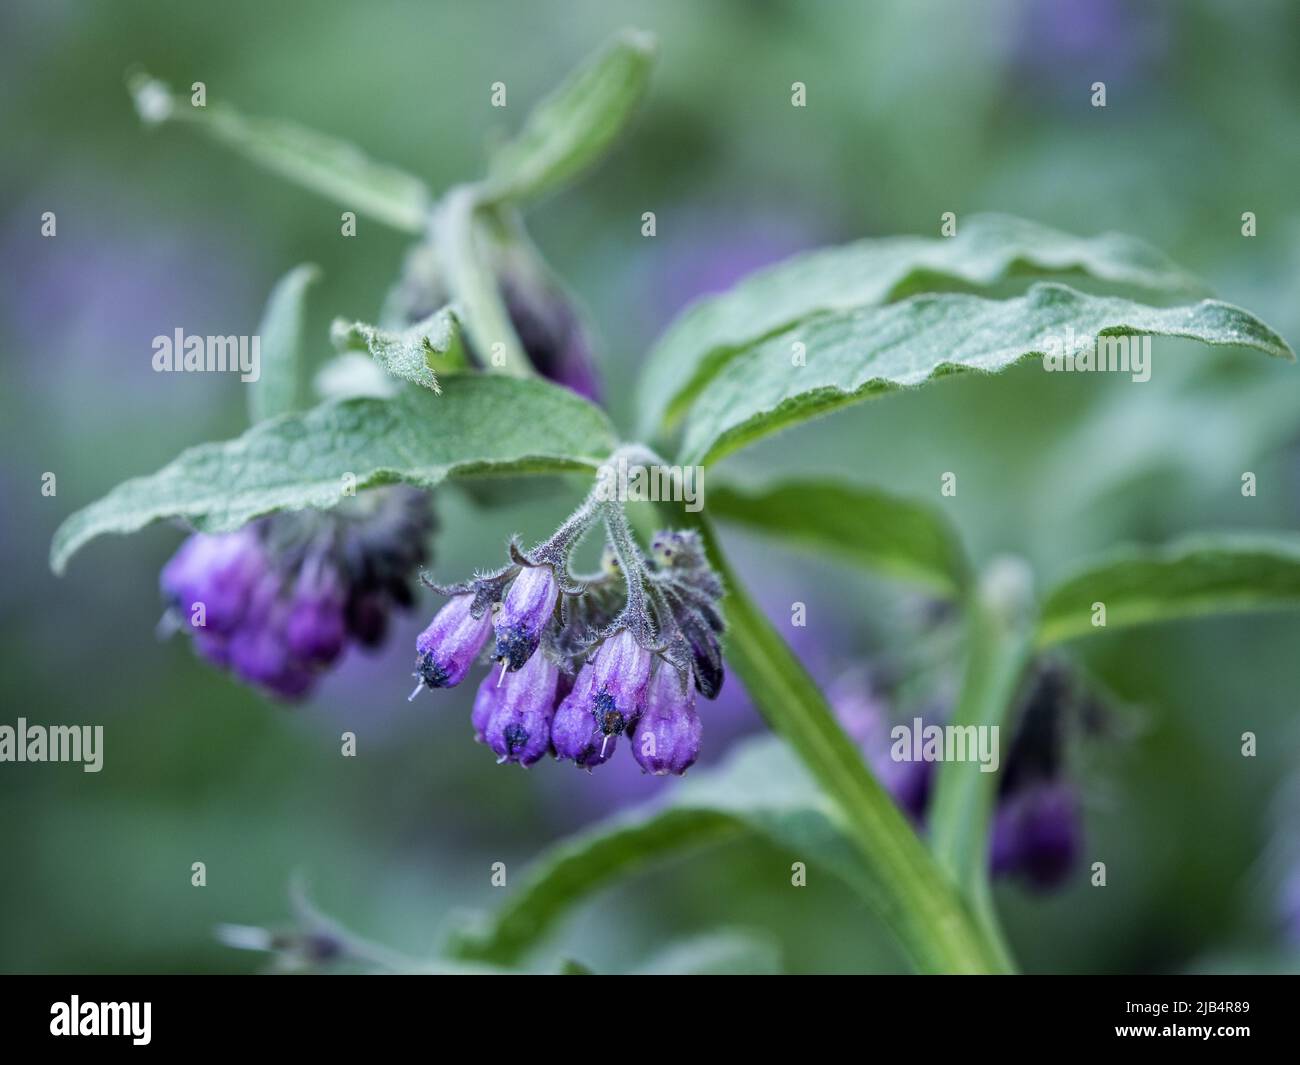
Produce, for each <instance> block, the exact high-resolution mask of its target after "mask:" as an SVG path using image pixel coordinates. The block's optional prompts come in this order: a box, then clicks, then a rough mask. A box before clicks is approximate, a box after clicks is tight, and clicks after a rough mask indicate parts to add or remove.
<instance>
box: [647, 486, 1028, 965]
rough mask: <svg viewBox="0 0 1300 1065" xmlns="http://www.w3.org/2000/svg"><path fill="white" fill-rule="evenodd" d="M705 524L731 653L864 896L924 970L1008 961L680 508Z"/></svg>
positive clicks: (713, 545) (712, 542) (715, 549)
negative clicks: (830, 814) (863, 882)
mask: <svg viewBox="0 0 1300 1065" xmlns="http://www.w3.org/2000/svg"><path fill="white" fill-rule="evenodd" d="M673 516H674V520H675V521H676V522H677V523H679V524H680V523H681V522H682V520H683V519H684V520H686V521H687V522H689V523H691V524H692V525H694V526H695V527H696V528H698V529H699V531H700V534H701V536H702V538H703V540H704V543H705V545H706V547H707V549H708V552H709V555H710V559H711V561H712V563H713V565H714V567H715V568H716V569H717V571H718V572H719V574H721V576H722V579H723V581H724V582H725V584H726V587H727V597H726V600H725V604H726V609H727V622H728V634H727V643H726V655H727V660H728V662H729V663H730V664H731V666H732V667H733V669H734V670H735V672H736V673H737V674H739V676H740V679H741V681H742V682H743V683H744V685H745V689H746V690H747V691H748V692H749V694H750V697H751V698H752V699H753V700H754V703H755V705H757V707H758V708H759V710H760V711H761V712H762V713H763V716H764V717H765V718H766V719H767V721H768V723H769V724H770V725H771V726H772V728H773V729H774V730H775V731H776V732H778V733H779V734H780V735H781V736H782V737H783V738H784V739H786V740H787V741H788V742H789V743H790V745H791V746H792V747H793V748H794V750H795V751H796V753H797V754H798V755H799V757H800V758H801V759H802V760H803V762H804V764H805V765H806V766H807V768H808V770H809V772H810V773H811V774H812V775H813V777H814V778H815V779H816V780H817V782H818V783H819V784H820V785H821V787H822V789H823V790H824V791H825V793H826V795H827V797H828V798H829V799H830V800H831V801H832V802H833V803H834V804H835V806H836V807H837V812H838V815H839V820H840V822H841V824H842V827H843V828H844V830H845V832H846V833H847V834H848V836H849V837H850V838H851V839H852V840H853V842H854V843H855V844H856V845H857V848H858V850H859V851H860V852H861V855H862V858H863V860H864V864H865V866H866V869H867V871H868V873H869V881H870V889H869V891H868V892H867V893H866V901H867V902H868V904H869V905H870V906H871V907H872V909H873V910H875V911H876V913H877V914H878V915H879V916H880V918H881V919H882V920H883V921H884V923H885V924H886V926H887V927H888V928H889V929H890V931H892V932H893V934H894V935H895V937H896V938H897V939H898V941H899V943H900V944H901V945H902V947H903V949H904V951H906V953H907V955H908V957H909V958H910V959H911V960H912V962H913V963H914V964H915V965H916V966H917V968H918V969H920V970H922V971H925V972H943V973H981V972H983V973H987V972H1005V971H1008V970H1009V969H1010V965H1009V962H1008V959H1007V958H1006V957H1005V954H1004V952H1003V951H1002V950H1001V949H1000V946H999V944H998V943H997V942H996V941H995V940H994V939H993V938H991V937H990V935H989V934H988V932H987V930H986V929H985V927H984V926H983V925H982V924H981V922H979V921H978V920H977V918H976V916H975V914H974V913H973V911H972V910H971V909H970V908H968V907H967V905H966V904H965V903H964V902H963V901H962V899H961V897H960V896H959V894H958V893H957V891H955V890H954V887H953V884H952V882H951V881H950V880H949V879H948V878H947V877H946V876H945V875H944V873H943V872H942V870H941V869H940V868H939V866H938V865H937V864H936V863H935V862H934V860H933V859H932V858H931V857H930V855H929V853H928V852H927V850H926V848H925V846H924V844H922V842H921V840H920V839H919V838H918V837H917V835H916V833H915V832H914V831H913V830H912V827H911V826H910V825H909V824H908V822H907V820H906V818H904V816H903V815H902V814H901V813H900V812H899V810H898V808H897V807H896V806H895V805H894V803H893V801H892V800H891V799H890V797H889V796H888V794H887V793H886V792H885V790H884V789H883V788H882V787H881V786H880V784H879V783H878V782H877V781H876V779H875V777H874V776H872V774H871V771H870V769H868V767H867V765H866V762H865V761H864V760H863V758H862V755H861V752H860V751H858V749H857V748H856V747H855V746H854V745H853V743H852V741H851V740H850V739H849V738H848V736H847V735H845V733H844V730H843V729H842V728H841V727H840V725H839V722H838V721H836V719H835V716H834V714H833V712H832V711H831V709H830V707H829V706H828V705H827V704H826V700H825V699H824V698H823V696H822V694H821V692H820V691H819V690H818V688H817V686H816V684H815V683H814V682H813V680H812V678H811V677H809V676H808V674H807V672H806V671H805V670H804V668H803V666H802V665H801V664H800V662H799V660H798V659H797V658H795V656H794V654H793V653H792V652H791V650H790V648H789V647H788V646H787V645H786V643H785V641H784V640H783V639H782V638H781V636H780V635H779V634H778V633H777V631H776V630H775V629H774V628H773V627H772V625H771V623H770V622H769V621H768V620H767V618H765V617H764V616H763V614H762V612H761V611H760V610H759V609H758V608H757V607H756V606H755V604H754V603H753V602H752V601H751V600H750V599H749V597H748V595H747V594H746V593H745V591H744V588H743V587H742V585H741V584H740V582H739V580H738V579H737V577H736V575H735V573H733V572H732V571H731V569H730V568H729V567H728V565H727V562H726V559H725V558H724V557H723V555H722V552H721V550H720V548H719V545H718V542H717V539H716V537H715V536H714V534H713V531H712V529H711V527H710V525H709V523H708V521H707V520H706V519H704V518H703V517H702V516H701V515H698V514H687V513H684V512H677V511H674V515H673Z"/></svg>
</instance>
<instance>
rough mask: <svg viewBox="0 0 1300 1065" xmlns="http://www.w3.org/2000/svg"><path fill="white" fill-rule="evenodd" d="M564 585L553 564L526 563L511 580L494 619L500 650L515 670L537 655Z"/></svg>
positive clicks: (507, 664)
mask: <svg viewBox="0 0 1300 1065" xmlns="http://www.w3.org/2000/svg"><path fill="white" fill-rule="evenodd" d="M559 594H560V586H559V584H558V583H557V582H556V580H555V574H554V573H553V572H552V571H551V567H550V566H524V567H523V569H522V570H521V571H520V573H519V576H518V577H516V578H515V579H514V581H513V582H512V583H511V585H510V588H509V590H508V591H507V592H506V596H505V601H504V602H503V603H502V604H501V610H500V612H499V613H498V614H497V617H496V621H495V622H494V625H495V628H496V635H497V640H496V653H495V655H494V656H493V657H495V658H497V659H499V660H502V661H504V662H505V664H506V668H507V669H508V670H510V671H511V672H513V671H514V670H516V669H519V668H520V667H521V666H523V664H524V663H525V662H527V661H528V659H530V658H531V657H532V656H533V652H534V651H536V650H537V645H538V643H540V642H541V638H542V629H544V628H545V627H546V623H547V622H548V621H550V620H551V615H552V614H554V612H555V602H556V599H558V598H559Z"/></svg>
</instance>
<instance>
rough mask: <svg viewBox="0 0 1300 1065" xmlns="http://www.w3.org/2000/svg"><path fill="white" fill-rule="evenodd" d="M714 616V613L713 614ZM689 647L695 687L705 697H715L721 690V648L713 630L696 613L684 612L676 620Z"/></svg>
mask: <svg viewBox="0 0 1300 1065" xmlns="http://www.w3.org/2000/svg"><path fill="white" fill-rule="evenodd" d="M715 616H716V615H715ZM678 624H679V626H680V628H681V630H682V635H684V636H685V637H686V642H687V644H688V645H689V646H690V649H691V661H692V664H693V665H694V667H695V668H694V669H693V670H692V671H691V672H692V674H693V675H694V677H695V687H696V689H697V690H698V691H699V693H700V694H701V695H703V696H704V698H706V699H716V698H717V697H718V692H720V691H722V678H723V676H724V674H723V670H722V648H721V647H720V646H719V644H718V637H717V635H716V634H715V633H714V630H713V629H712V627H710V625H709V624H708V623H707V622H706V621H705V619H704V618H703V617H701V616H700V615H698V614H686V615H684V616H683V617H682V618H681V619H680V620H679V622H678Z"/></svg>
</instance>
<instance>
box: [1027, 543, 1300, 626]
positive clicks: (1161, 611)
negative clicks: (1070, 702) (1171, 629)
mask: <svg viewBox="0 0 1300 1065" xmlns="http://www.w3.org/2000/svg"><path fill="white" fill-rule="evenodd" d="M1094 603H1104V604H1105V606H1106V624H1105V627H1104V628H1103V627H1097V626H1094V625H1093V621H1092V618H1093V604H1094ZM1288 608H1289V609H1296V608H1300V536H1297V535H1290V536H1284V535H1254V534H1231V535H1230V534H1220V535H1213V536H1212V535H1202V536H1197V537H1194V538H1189V539H1186V540H1183V541H1180V542H1177V543H1174V544H1169V545H1167V546H1164V547H1158V548H1131V549H1128V550H1125V551H1123V552H1119V553H1117V554H1115V555H1113V556H1111V557H1110V558H1107V559H1104V560H1102V561H1099V562H1097V563H1094V564H1093V565H1091V566H1088V567H1087V568H1086V569H1084V570H1082V571H1080V572H1079V573H1077V574H1075V576H1073V577H1071V578H1069V579H1068V580H1066V581H1064V582H1063V583H1061V584H1059V585H1057V586H1056V587H1055V588H1054V589H1053V590H1052V591H1051V592H1050V593H1049V594H1048V595H1047V597H1046V598H1045V599H1044V601H1043V605H1042V609H1041V611H1040V616H1039V624H1038V644H1039V646H1045V645H1048V644H1054V643H1059V642H1061V641H1062V640H1070V639H1074V638H1075V637H1078V636H1088V635H1093V634H1096V633H1106V632H1113V631H1114V630H1116V629H1123V628H1127V627H1129V626H1133V625H1146V624H1151V623H1153V622H1160V621H1175V620H1178V619H1181V618H1197V617H1206V616H1209V615H1213V614H1236V613H1245V612H1249V611H1261V610H1280V609H1288Z"/></svg>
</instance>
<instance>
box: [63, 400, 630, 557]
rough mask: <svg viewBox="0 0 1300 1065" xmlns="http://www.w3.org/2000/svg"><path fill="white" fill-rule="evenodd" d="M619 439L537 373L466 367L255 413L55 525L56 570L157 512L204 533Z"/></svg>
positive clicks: (595, 454)
mask: <svg viewBox="0 0 1300 1065" xmlns="http://www.w3.org/2000/svg"><path fill="white" fill-rule="evenodd" d="M613 444H614V434H613V430H612V429H611V428H610V425H609V422H608V421H607V420H606V418H605V416H604V414H602V413H601V412H600V410H599V409H598V408H596V407H594V406H592V405H591V404H590V403H588V402H587V401H586V400H584V399H582V398H581V397H580V396H577V395H574V393H572V392H569V391H568V390H566V389H563V388H559V387H556V386H555V385H551V384H547V383H546V382H543V381H536V380H528V381H525V380H515V379H512V378H504V377H483V376H461V377H453V378H449V379H448V381H447V382H446V384H445V385H444V387H443V394H442V395H441V396H435V395H433V394H431V393H430V392H427V391H424V390H421V389H404V390H403V391H402V392H401V393H400V394H398V395H397V396H395V397H393V398H392V399H375V398H360V399H349V400H340V401H331V402H326V403H323V404H321V405H320V406H318V407H315V408H313V409H312V410H310V411H307V412H306V413H304V414H288V415H283V416H281V417H279V418H273V419H272V420H270V421H266V422H261V423H259V424H257V425H255V426H253V427H252V428H251V429H249V430H248V431H247V432H246V433H244V434H243V435H242V436H240V437H238V438H237V439H235V440H228V441H225V442H223V443H212V444H200V445H198V446H197V447H192V448H190V449H188V450H187V451H184V452H182V453H181V454H180V455H179V456H178V457H177V458H176V459H175V460H174V461H172V462H171V463H169V464H168V465H166V466H164V467H163V468H162V469H161V470H159V471H158V472H157V473H155V474H152V475H151V476H148V477H137V478H135V479H134V480H130V481H126V482H124V483H122V484H120V485H118V486H117V487H116V488H115V489H113V491H111V492H110V493H109V494H108V495H106V496H105V497H104V498H103V499H101V500H99V501H98V502H96V503H92V504H91V505H90V506H88V507H86V508H84V509H82V510H79V511H77V512H76V513H75V514H73V515H72V516H71V517H69V518H68V519H67V520H66V521H64V523H63V524H62V525H60V526H59V528H58V530H57V531H56V532H55V534H54V542H53V544H52V545H51V547H50V565H51V566H52V567H53V569H54V571H55V572H56V573H60V572H62V571H63V568H64V567H65V566H66V565H67V562H68V559H70V558H71V557H72V555H73V554H74V553H75V552H76V551H77V550H78V549H79V548H80V547H81V546H82V545H84V544H85V543H86V542H87V541H89V540H91V539H93V538H94V537H96V536H100V535H102V534H104V533H129V532H135V531H136V530H137V529H140V528H143V527H144V526H145V525H148V524H149V523H151V522H154V521H159V520H161V519H163V518H179V519H181V520H183V521H185V522H186V523H188V524H189V525H191V526H193V527H194V528H196V529H199V530H202V531H205V532H224V531H227V530H230V529H236V528H238V527H239V526H241V525H243V524H245V523H246V522H248V521H251V520H252V519H253V518H257V517H261V516H262V515H264V514H270V513H272V512H273V511H277V510H298V509H301V508H303V507H319V508H325V507H331V506H333V505H335V504H337V503H338V502H339V501H340V499H341V498H343V495H344V493H346V492H349V491H359V490H361V489H363V488H367V487H370V486H371V485H378V484H391V483H394V482H397V481H405V482H406V483H408V484H414V485H419V486H421V487H423V488H432V487H434V486H435V485H437V484H440V483H441V482H442V481H443V480H445V479H446V478H448V477H453V476H466V475H471V474H488V473H492V474H495V473H554V472H560V471H564V470H574V469H587V470H590V469H592V468H594V467H595V466H596V465H598V464H599V462H600V460H601V459H602V458H604V457H605V456H606V455H607V454H608V453H609V451H610V450H611V448H612V447H613Z"/></svg>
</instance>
